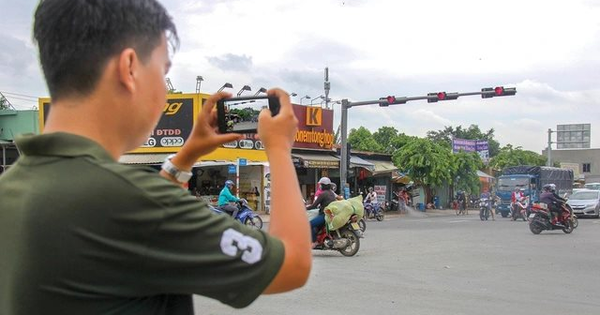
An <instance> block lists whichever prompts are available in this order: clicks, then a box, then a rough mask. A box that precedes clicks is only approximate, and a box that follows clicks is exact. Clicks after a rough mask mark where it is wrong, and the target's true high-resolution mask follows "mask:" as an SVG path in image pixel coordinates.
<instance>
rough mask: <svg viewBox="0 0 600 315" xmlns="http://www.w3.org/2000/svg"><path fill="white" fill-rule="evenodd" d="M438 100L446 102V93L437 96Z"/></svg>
mask: <svg viewBox="0 0 600 315" xmlns="http://www.w3.org/2000/svg"><path fill="white" fill-rule="evenodd" d="M437 98H438V100H439V101H443V100H445V99H446V92H439V93H438V94H437Z"/></svg>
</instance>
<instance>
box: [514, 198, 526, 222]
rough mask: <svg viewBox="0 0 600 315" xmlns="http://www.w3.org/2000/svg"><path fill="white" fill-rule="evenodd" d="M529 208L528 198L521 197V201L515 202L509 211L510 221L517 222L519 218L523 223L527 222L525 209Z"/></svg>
mask: <svg viewBox="0 0 600 315" xmlns="http://www.w3.org/2000/svg"><path fill="white" fill-rule="evenodd" d="M528 206H529V197H523V198H521V200H517V202H515V203H514V204H513V206H512V209H511V219H512V220H513V221H517V219H519V218H521V219H523V221H527V207H528Z"/></svg>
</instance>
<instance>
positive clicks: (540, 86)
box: [0, 0, 600, 153]
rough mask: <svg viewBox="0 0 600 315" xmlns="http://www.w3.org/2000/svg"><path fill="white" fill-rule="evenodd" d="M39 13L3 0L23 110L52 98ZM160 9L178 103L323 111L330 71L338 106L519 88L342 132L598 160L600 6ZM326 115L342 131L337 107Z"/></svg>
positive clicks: (411, 110) (15, 99)
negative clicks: (208, 99)
mask: <svg viewBox="0 0 600 315" xmlns="http://www.w3.org/2000/svg"><path fill="white" fill-rule="evenodd" d="M37 3H38V1H35V0H20V1H14V0H0V11H1V12H2V14H1V16H2V19H0V42H1V43H2V46H1V49H0V91H1V92H2V93H5V95H6V96H7V97H8V99H9V100H10V101H11V103H13V105H14V106H15V107H16V108H17V109H30V108H32V107H33V106H36V105H37V103H36V102H35V101H34V99H35V98H37V97H44V96H48V92H47V89H46V87H45V82H44V79H43V75H42V73H41V70H40V66H39V63H38V58H37V51H36V46H35V44H34V43H33V42H32V39H31V37H32V36H31V32H32V29H31V26H32V22H33V20H32V16H33V12H34V10H35V6H36V5H37ZM161 3H162V4H163V5H164V6H165V7H166V8H167V10H168V11H169V13H170V14H171V16H172V17H173V20H174V22H175V24H176V25H177V30H178V34H179V37H180V40H181V44H180V47H179V50H178V51H177V52H176V53H175V54H174V56H173V67H172V69H171V71H170V72H169V74H168V77H169V78H170V80H171V82H172V83H173V85H174V87H175V89H177V90H181V91H183V92H192V93H193V92H195V89H196V77H197V76H202V77H203V78H204V81H203V82H202V85H201V92H203V93H209V94H210V93H213V92H215V91H216V90H218V89H219V88H220V87H221V86H222V85H223V84H224V83H225V82H230V83H232V84H233V86H234V88H233V89H229V91H230V92H232V93H233V94H237V92H238V91H239V90H240V89H241V87H242V86H244V85H249V86H250V87H251V88H252V92H244V93H245V94H244V95H246V94H253V93H254V92H255V91H257V90H258V89H259V88H260V87H265V88H271V87H280V88H283V89H285V90H286V91H288V92H289V93H296V94H298V96H297V97H292V101H293V102H294V103H297V104H300V103H302V104H308V103H310V102H314V103H315V104H317V103H320V99H319V96H320V95H324V90H323V85H324V69H325V68H326V67H327V68H328V69H329V81H330V83H331V90H330V94H329V97H330V98H331V99H332V100H333V101H336V100H341V99H348V100H349V101H351V102H352V101H355V102H359V101H370V100H376V99H379V98H380V97H385V96H388V95H395V96H397V97H399V96H423V95H426V94H427V93H431V92H439V91H446V92H449V93H450V92H461V93H464V92H477V91H480V90H481V88H484V87H495V86H505V87H516V89H517V94H516V95H515V96H508V97H495V98H491V99H481V98H480V97H479V96H469V97H461V98H459V99H458V100H456V101H444V102H438V103H427V102H426V101H414V102H408V103H407V104H403V105H394V106H390V107H384V108H382V107H379V106H377V105H370V106H361V107H353V108H350V109H349V110H348V130H350V128H358V127H360V126H364V127H366V128H368V129H369V130H371V132H375V131H377V129H378V128H380V127H382V126H392V127H395V128H396V129H397V130H398V131H400V132H403V133H405V134H407V135H412V136H419V137H423V136H425V135H426V133H427V131H430V130H434V131H435V130H441V129H444V127H445V126H454V127H456V126H459V125H461V126H463V127H464V128H466V127H468V126H469V125H471V124H476V125H478V126H479V127H480V129H481V130H482V131H487V130H489V129H492V128H493V129H494V131H495V132H494V134H495V138H496V140H497V141H499V142H500V145H501V146H504V145H506V144H512V145H513V146H515V147H516V146H521V147H522V148H523V149H526V150H532V151H535V152H538V153H541V150H542V149H544V148H545V147H546V146H547V141H548V140H547V139H548V138H547V137H548V133H547V130H548V129H552V130H556V126H557V125H558V124H579V123H590V124H591V130H592V135H591V146H592V147H593V148H599V147H600V106H598V105H600V101H599V100H600V87H599V85H598V83H600V19H599V18H598V16H600V0H546V1H538V0H504V1H488V0H453V1H444V0H419V1H397V0H355V1H353V0H303V1H296V0H254V1H248V0H246V1H241V0H238V1H235V0H223V1H203V0H163V1H161ZM9 93H10V94H9ZM302 96H309V97H310V99H306V98H304V99H302V98H301V97H302ZM32 97H33V98H32ZM332 106H333V109H334V111H335V119H334V127H335V128H337V126H338V125H339V123H340V111H341V110H340V105H336V104H333V105H332ZM555 140H556V135H555V134H554V135H553V141H555ZM554 148H555V146H554Z"/></svg>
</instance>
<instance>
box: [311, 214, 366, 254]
mask: <svg viewBox="0 0 600 315" xmlns="http://www.w3.org/2000/svg"><path fill="white" fill-rule="evenodd" d="M358 221H359V218H358V215H356V214H353V215H352V216H351V217H350V219H349V220H348V222H347V223H346V224H345V225H344V226H342V227H341V228H339V229H337V230H334V231H329V230H328V229H327V228H326V227H323V228H321V229H320V230H319V232H318V233H317V245H316V246H315V248H314V249H320V250H336V251H339V252H340V253H341V254H342V255H344V256H354V255H356V253H357V252H358V249H359V248H360V240H359V238H361V237H362V231H361V229H360V227H359V225H358Z"/></svg>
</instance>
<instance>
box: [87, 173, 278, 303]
mask: <svg viewBox="0 0 600 315" xmlns="http://www.w3.org/2000/svg"><path fill="white" fill-rule="evenodd" d="M133 183H135V185H134V184H133ZM127 186H128V185H126V184H124V185H119V184H118V183H114V184H113V185H111V192H113V194H112V196H111V198H112V200H106V201H104V200H98V202H106V205H104V206H101V205H100V204H99V205H98V207H99V208H104V209H106V211H107V212H109V213H110V214H109V218H108V219H107V222H106V226H107V228H104V229H103V230H99V231H82V232H79V233H80V237H81V238H82V239H83V241H84V242H86V243H87V245H86V247H85V248H86V249H85V252H84V253H83V254H82V256H83V257H90V260H88V261H87V262H86V264H87V265H86V268H89V269H90V270H94V271H93V272H90V273H89V276H86V277H85V278H84V279H82V280H81V283H85V285H89V286H92V285H93V286H94V287H100V288H104V290H105V291H106V292H107V294H110V295H113V296H120V295H122V296H125V297H127V296H129V297H131V296H155V295H161V294H198V295H202V296H206V297H209V298H213V299H216V300H219V301H221V302H222V303H225V304H227V305H230V306H232V307H236V308H241V307H245V306H247V305H249V304H250V303H252V301H254V300H255V299H256V298H257V297H258V296H259V295H260V294H262V292H263V291H264V290H265V289H266V287H267V286H268V285H269V284H270V283H271V281H272V280H273V279H274V278H275V276H276V275H277V273H278V272H279V269H280V268H281V265H282V264H283V259H284V254H285V252H284V246H283V243H282V242H281V241H280V240H279V239H277V238H275V237H272V236H270V235H269V234H267V233H266V232H264V231H262V230H256V229H252V228H249V227H247V226H245V225H243V224H240V223H239V222H237V221H235V220H234V219H232V218H230V217H229V216H227V215H223V214H215V213H213V212H212V211H210V210H209V209H208V206H207V204H206V202H205V201H199V200H197V199H196V198H194V197H193V196H191V195H190V194H189V193H188V192H187V191H185V190H183V189H181V188H180V187H178V186H176V185H174V184H173V183H171V182H169V181H167V180H165V179H163V178H161V177H159V176H158V175H153V176H137V177H134V178H132V183H130V185H129V186H130V187H127ZM105 199H106V198H105ZM117 199H118V200H121V201H120V202H119V203H118V204H119V207H118V208H115V207H112V208H111V207H110V204H113V203H114V200H117ZM96 225H97V224H96ZM98 273H102V276H97V274H98ZM95 274H96V275H95Z"/></svg>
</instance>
